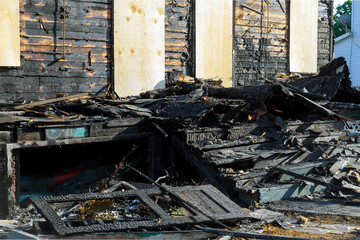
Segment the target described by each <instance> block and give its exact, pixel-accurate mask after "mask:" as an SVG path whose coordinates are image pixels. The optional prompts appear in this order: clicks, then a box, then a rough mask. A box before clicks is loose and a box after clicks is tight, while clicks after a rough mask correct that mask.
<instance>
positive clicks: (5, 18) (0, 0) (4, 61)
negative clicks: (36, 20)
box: [0, 0, 20, 67]
mask: <svg viewBox="0 0 360 240" xmlns="http://www.w3.org/2000/svg"><path fill="white" fill-rule="evenodd" d="M0 39H1V44H0V67H18V66H20V12H19V0H0Z"/></svg>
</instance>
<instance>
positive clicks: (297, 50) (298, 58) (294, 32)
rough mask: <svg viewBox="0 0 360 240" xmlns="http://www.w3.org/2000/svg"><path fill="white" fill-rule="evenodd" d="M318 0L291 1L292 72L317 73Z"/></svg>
mask: <svg viewBox="0 0 360 240" xmlns="http://www.w3.org/2000/svg"><path fill="white" fill-rule="evenodd" d="M317 36H318V0H291V1H290V72H298V73H316V71H317Z"/></svg>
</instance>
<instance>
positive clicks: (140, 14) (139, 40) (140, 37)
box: [114, 0, 165, 97]
mask: <svg viewBox="0 0 360 240" xmlns="http://www.w3.org/2000/svg"><path fill="white" fill-rule="evenodd" d="M114 61H115V62H114V84H115V91H116V93H117V94H118V95H119V96H122V97H126V96H129V95H137V94H139V93H140V92H143V91H147V90H152V89H154V88H161V87H165V81H164V80H165V1H164V0H151V1H149V0H115V1H114Z"/></svg>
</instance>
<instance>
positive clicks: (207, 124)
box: [0, 58, 360, 239]
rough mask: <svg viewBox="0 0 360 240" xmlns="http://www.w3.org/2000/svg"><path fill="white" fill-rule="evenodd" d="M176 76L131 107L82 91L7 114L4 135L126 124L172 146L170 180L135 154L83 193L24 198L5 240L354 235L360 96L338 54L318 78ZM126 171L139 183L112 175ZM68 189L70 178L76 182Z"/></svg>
mask: <svg viewBox="0 0 360 240" xmlns="http://www.w3.org/2000/svg"><path fill="white" fill-rule="evenodd" d="M171 78H172V79H171V80H172V81H171V82H170V85H171V86H170V87H168V88H165V89H159V90H153V91H148V92H145V93H142V94H141V95H140V96H136V97H130V98H127V99H111V98H106V97H105V98H104V97H99V96H96V95H95V96H90V95H88V94H81V95H76V96H70V97H62V98H56V99H51V100H44V101H39V102H34V103H29V104H21V105H16V106H8V105H7V106H3V107H4V109H3V112H2V115H1V116H0V123H1V127H2V129H13V128H21V127H27V128H34V129H38V128H39V127H40V126H57V127H60V126H69V125H74V126H86V125H91V126H97V125H99V124H100V125H101V126H102V127H103V129H101V131H104V132H106V133H109V132H111V131H110V130H111V129H112V127H116V126H120V125H121V126H125V125H124V122H126V123H127V124H128V125H131V126H134V127H135V128H136V129H137V130H136V131H135V132H132V133H133V134H140V133H141V132H143V131H146V132H155V133H156V136H157V137H158V138H161V139H163V140H164V141H165V142H167V144H168V146H169V149H166V150H168V152H167V155H166V156H167V157H168V158H166V160H165V159H160V160H159V161H161V162H158V163H159V165H156V164H155V165H156V166H155V168H159V169H158V170H159V172H162V173H164V174H165V173H166V176H162V177H161V176H160V177H159V178H158V180H157V181H154V180H152V179H151V178H149V177H148V176H147V175H152V176H155V175H156V174H155V175H154V174H153V173H150V172H147V173H145V174H144V173H143V172H141V171H139V170H138V169H136V168H135V166H136V164H138V163H137V162H136V158H135V157H132V156H131V155H132V154H133V153H134V152H136V151H139V150H138V149H137V147H136V146H135V147H133V148H132V149H131V150H130V152H129V153H128V154H125V155H124V156H123V158H122V159H121V160H120V161H119V163H118V164H117V165H116V166H115V167H114V168H113V169H112V170H113V172H112V173H111V174H110V175H109V174H108V177H106V178H103V179H102V180H101V181H100V182H97V184H96V185H97V187H95V188H91V190H90V192H85V193H79V194H68V195H48V194H43V195H44V196H33V197H30V198H27V199H26V200H24V201H23V202H22V204H23V205H24V207H25V208H22V209H17V210H15V211H14V212H13V216H12V217H13V219H12V220H11V221H7V222H6V221H0V226H2V227H3V233H1V232H0V237H1V236H2V235H4V236H5V235H6V236H7V237H11V236H12V237H14V236H18V237H19V236H20V235H21V234H23V235H24V236H25V235H26V236H27V237H29V238H33V239H37V238H40V237H41V236H45V237H49V236H51V237H55V235H77V234H89V233H92V234H95V233H97V234H100V233H104V232H126V231H131V232H138V233H142V234H144V233H148V231H155V232H156V231H157V232H172V233H174V231H175V232H177V233H180V232H181V233H183V234H185V233H189V232H190V233H191V234H194V235H193V236H200V235H201V234H205V233H206V234H208V235H206V236H205V235H201V237H202V238H204V237H206V238H216V237H217V236H218V235H227V236H232V237H236V236H237V237H243V238H251V239H313V238H326V239H336V238H341V237H356V236H357V235H358V228H357V225H358V224H359V217H360V215H359V214H358V213H357V212H358V211H357V209H358V201H357V197H359V195H360V192H359V189H360V163H359V162H358V160H359V156H360V148H359V145H358V125H357V124H358V123H357V122H356V121H354V120H352V119H351V115H354V112H355V111H357V110H360V92H359V91H358V90H356V89H354V88H352V87H351V81H350V78H349V71H348V68H347V65H346V62H345V60H344V59H343V58H339V59H335V60H334V61H333V62H331V63H330V64H328V65H327V66H325V67H323V68H322V69H321V70H320V72H319V74H318V75H316V76H312V77H304V78H299V76H296V78H292V77H289V78H283V77H282V78H276V76H274V77H273V78H272V79H269V80H267V81H268V84H266V85H262V86H245V87H232V88H222V87H220V86H219V84H220V81H217V80H214V79H195V78H191V77H188V76H183V75H173V76H171ZM128 125H126V126H128ZM135 128H134V129H135ZM91 129H98V128H94V127H93V128H91ZM104 129H105V130H104ZM92 131H94V130H92ZM98 131H100V130H98ZM22 134H23V133H22V132H19V133H18V138H19V137H20V138H21V137H22V136H24V134H23V135H22ZM46 134H48V135H46V138H47V139H48V138H49V136H51V135H50V133H48V132H46ZM91 134H93V132H90V133H88V132H87V131H83V132H82V135H81V136H78V135H77V136H75V135H74V134H73V135H71V137H75V138H76V137H91V136H92V135H91ZM67 137H69V135H67ZM24 139H25V138H24ZM40 140H41V139H40ZM159 147H161V146H159ZM143 154H147V153H143ZM164 161H166V162H164ZM135 162H136V164H135ZM143 169H145V168H143ZM125 170H126V171H128V172H129V171H130V172H132V173H133V174H134V175H137V176H138V178H137V179H140V180H139V181H138V182H132V181H130V179H126V177H125V175H119V172H121V171H125ZM29 181H30V180H29ZM66 181H77V180H74V178H73V176H72V175H71V176H70V177H65V178H64V182H66ZM159 181H161V182H162V183H164V184H165V183H166V185H164V184H159ZM184 181H185V182H184ZM140 182H148V184H144V183H140ZM62 183H63V182H62ZM200 183H202V185H199V186H197V184H200ZM53 184H55V185H58V183H57V182H55V183H54V182H53ZM194 184H196V185H195V186H194ZM55 185H51V187H54V186H55ZM64 186H66V185H64ZM89 187H90V186H89ZM49 188H50V187H49ZM57 190H59V188H57ZM49 191H50V192H51V189H50V190H49ZM35 193H36V191H35ZM30 195H31V194H30ZM33 195H36V194H33ZM240 206H241V207H240ZM242 207H246V209H243V208H242ZM24 209H25V210H24ZM29 211H30V212H31V214H28V215H27V216H26V217H24V214H25V212H29ZM19 216H22V217H19ZM326 216H327V217H326ZM14 219H15V220H14ZM331 220H333V221H331ZM215 227H217V228H215ZM9 229H12V230H11V231H10V230H9ZM225 229H226V230H225ZM24 231H26V232H24ZM30 232H31V233H30ZM31 234H36V235H31ZM54 234H55V235H54ZM279 235H285V236H279ZM39 236H40V237H39ZM77 236H78V235H77ZM94 236H97V237H99V235H94ZM106 236H109V235H101V237H102V238H104V237H106ZM183 236H185V235H183ZM127 237H129V236H128V235H127Z"/></svg>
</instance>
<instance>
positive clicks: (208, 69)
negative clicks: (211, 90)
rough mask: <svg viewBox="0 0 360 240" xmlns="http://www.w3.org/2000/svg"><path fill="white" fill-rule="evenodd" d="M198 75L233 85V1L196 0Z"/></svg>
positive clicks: (224, 84)
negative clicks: (220, 79) (219, 79)
mask: <svg viewBox="0 0 360 240" xmlns="http://www.w3.org/2000/svg"><path fill="white" fill-rule="evenodd" d="M195 4H196V5H195V12H196V13H195V14H196V15H195V18H196V20H195V21H196V23H195V27H196V31H195V32H196V33H195V35H196V36H195V41H196V50H195V51H196V53H195V55H196V66H195V72H196V77H199V78H212V77H221V78H222V79H223V86H225V87H231V86H232V71H233V64H232V63H233V55H232V51H233V0H221V1H219V0H196V1H195Z"/></svg>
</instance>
